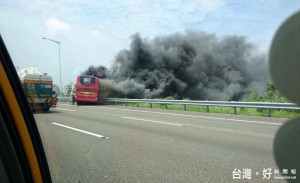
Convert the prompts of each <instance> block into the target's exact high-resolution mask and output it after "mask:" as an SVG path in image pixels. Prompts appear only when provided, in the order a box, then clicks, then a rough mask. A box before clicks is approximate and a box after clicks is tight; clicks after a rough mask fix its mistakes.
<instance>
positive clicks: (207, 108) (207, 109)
mask: <svg viewBox="0 0 300 183" xmlns="http://www.w3.org/2000/svg"><path fill="white" fill-rule="evenodd" d="M206 112H207V113H209V106H208V105H207V106H206Z"/></svg>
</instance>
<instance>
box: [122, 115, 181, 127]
mask: <svg viewBox="0 0 300 183" xmlns="http://www.w3.org/2000/svg"><path fill="white" fill-rule="evenodd" d="M122 118H124V119H133V120H138V121H147V122H150V123H160V124H165V125H173V126H181V127H183V125H180V124H176V123H167V122H161V121H153V120H148V119H140V118H130V117H125V116H123V117H122Z"/></svg>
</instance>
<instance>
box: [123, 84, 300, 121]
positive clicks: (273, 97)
mask: <svg viewBox="0 0 300 183" xmlns="http://www.w3.org/2000/svg"><path fill="white" fill-rule="evenodd" d="M160 99H166V100H175V98H174V97H167V98H160ZM183 100H189V99H188V98H184V99H183ZM241 101H244V102H276V103H289V102H290V101H288V100H287V99H286V98H285V97H283V96H282V95H281V94H280V93H279V92H278V91H277V90H276V88H275V86H274V85H273V84H267V85H266V92H265V93H263V94H261V95H259V94H258V93H257V92H256V91H253V92H252V93H251V94H249V95H247V96H245V97H244V99H243V100H241ZM119 105H122V106H125V103H120V104H119ZM138 105H139V107H146V108H149V107H150V104H149V103H139V104H138ZM127 106H131V107H136V106H137V103H128V104H127ZM152 108H158V109H165V105H164V104H152ZM167 108H168V109H169V110H181V111H183V110H184V107H183V105H173V104H169V105H168V106H167ZM186 110H187V111H194V112H206V110H207V109H206V106H197V105H187V106H186ZM209 112H210V113H221V114H233V108H232V107H212V106H211V107H209ZM236 114H237V115H249V116H268V112H267V110H266V109H256V108H236ZM271 116H272V117H282V118H292V117H297V116H300V110H279V109H278V110H277V109H272V110H271Z"/></svg>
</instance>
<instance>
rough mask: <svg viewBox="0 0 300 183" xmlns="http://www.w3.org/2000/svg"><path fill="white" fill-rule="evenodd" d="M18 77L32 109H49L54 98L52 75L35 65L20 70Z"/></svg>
mask: <svg viewBox="0 0 300 183" xmlns="http://www.w3.org/2000/svg"><path fill="white" fill-rule="evenodd" d="M19 77H20V80H21V83H22V85H23V88H24V91H25V94H26V96H27V100H28V102H29V104H30V106H31V108H32V109H33V111H35V112H38V111H44V112H46V111H49V109H50V108H51V107H52V105H53V100H54V99H53V94H54V93H53V83H52V77H51V76H48V75H47V73H44V72H42V71H41V70H39V69H37V68H35V67H28V68H25V69H23V70H21V71H20V73H19Z"/></svg>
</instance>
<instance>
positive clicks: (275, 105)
mask: <svg viewBox="0 0 300 183" xmlns="http://www.w3.org/2000/svg"><path fill="white" fill-rule="evenodd" d="M107 101H110V102H115V103H116V104H117V103H119V102H122V103H125V105H126V106H127V104H128V103H136V104H137V107H139V103H149V105H150V108H152V104H164V105H165V108H166V109H167V108H168V105H169V104H177V105H183V109H184V110H185V111H186V106H187V105H200V106H206V112H209V107H210V106H219V107H233V113H234V114H235V115H236V108H237V107H239V108H258V109H267V111H268V116H269V117H271V109H285V110H300V106H298V105H297V104H294V103H271V102H229V101H198V100H161V99H121V98H108V99H107Z"/></svg>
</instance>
